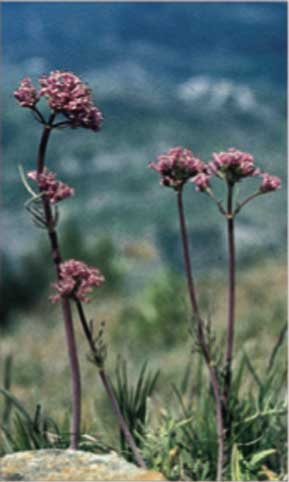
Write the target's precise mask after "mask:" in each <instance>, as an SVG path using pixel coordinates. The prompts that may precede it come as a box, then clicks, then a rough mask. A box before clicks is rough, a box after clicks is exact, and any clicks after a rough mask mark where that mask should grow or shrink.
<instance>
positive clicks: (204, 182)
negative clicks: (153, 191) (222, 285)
mask: <svg viewBox="0 0 289 482" xmlns="http://www.w3.org/2000/svg"><path fill="white" fill-rule="evenodd" d="M212 157H213V159H212V160H211V161H209V162H208V163H205V162H203V161H201V160H200V159H199V158H197V157H196V156H195V155H194V154H193V153H192V152H191V151H190V150H189V149H184V148H182V147H175V148H172V149H170V150H169V151H168V152H167V153H165V154H162V155H161V156H159V157H158V158H157V162H156V163H153V162H151V163H150V164H149V167H150V168H152V169H153V170H154V171H156V172H158V173H159V174H160V176H161V185H163V186H167V187H172V188H173V189H174V190H175V192H176V198H177V205H178V215H179V223H180V232H181V240H182V247H183V257H184V267H185V272H186V277H187V285H188V293H189V298H190V302H191V308H192V318H193V322H194V323H193V330H190V331H191V332H192V333H194V334H195V335H196V340H195V342H194V343H195V344H196V346H197V348H198V350H199V352H200V353H201V354H202V356H203V359H204V361H205V363H206V366H207V369H208V373H209V379H210V384H211V389H212V394H213V398H214V402H215V411H216V431H217V440H218V457H217V473H216V480H222V477H223V475H224V467H225V465H226V464H227V463H228V458H230V451H231V446H230V438H231V430H232V424H233V420H232V413H231V411H230V404H231V398H230V390H231V382H232V360H233V347H234V329H235V297H236V286H235V285H236V281H235V233H234V225H235V218H236V216H237V214H238V213H239V212H240V211H241V209H242V208H243V207H244V206H245V205H246V204H247V203H249V202H250V201H252V200H253V199H255V198H256V197H258V196H260V195H263V194H266V193H269V192H273V191H276V190H277V189H279V188H280V185H281V181H280V179H279V178H278V177H277V176H272V175H270V174H269V173H267V172H264V173H262V172H261V170H260V168H258V167H257V166H256V165H255V160H254V158H253V156H252V155H251V154H250V153H248V152H242V151H240V150H237V149H235V148H230V149H228V150H227V151H225V152H220V153H213V155H212ZM257 176H259V177H261V179H262V181H261V183H260V186H259V188H258V189H257V190H256V191H255V192H253V193H252V194H250V195H249V196H248V197H246V198H245V199H243V200H242V201H237V200H235V187H236V185H237V184H238V183H240V182H241V181H244V180H245V179H248V178H251V177H257ZM214 178H217V179H218V180H220V181H221V182H222V183H223V184H224V187H225V190H226V202H225V204H224V203H223V201H222V200H221V201H220V200H218V198H217V197H216V195H215V193H214V190H213V187H212V181H213V179H214ZM188 181H189V182H192V183H193V184H194V185H195V190H196V191H198V192H200V193H205V194H207V195H208V196H209V197H210V198H211V199H212V200H213V202H214V203H215V204H216V205H217V207H218V209H219V211H220V212H221V214H222V215H223V216H224V217H225V218H226V223H227V236H228V266H229V268H228V271H229V283H228V285H229V289H228V291H229V296H228V320H227V338H226V346H225V353H224V364H223V367H222V368H221V369H220V368H219V367H218V365H219V363H218V362H219V355H220V354H218V359H217V358H216V353H215V351H214V350H213V349H212V343H211V334H210V332H209V331H208V329H207V327H208V326H209V323H206V321H205V320H204V318H203V316H202V314H201V312H200V309H199V304H198V299H197V294H196V288H195V282H194V278H193V271H192V265H191V258H190V251H189V242H188V234H187V227H186V218H185V211H184V204H183V190H184V187H185V185H186V184H187V183H188ZM217 367H218V368H217Z"/></svg>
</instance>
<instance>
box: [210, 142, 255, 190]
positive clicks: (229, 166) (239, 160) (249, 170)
mask: <svg viewBox="0 0 289 482" xmlns="http://www.w3.org/2000/svg"><path fill="white" fill-rule="evenodd" d="M213 158H214V161H211V162H209V163H208V166H209V170H210V172H211V173H212V174H215V175H216V176H218V177H221V178H223V177H225V178H226V179H227V180H228V181H229V182H232V183H235V182H238V181H240V180H241V179H242V178H244V177H249V176H258V175H259V174H260V169H259V168H257V167H256V166H255V161H254V158H253V156H252V155H251V154H249V153H248V152H242V151H238V150H237V149H235V148H234V147H232V148H230V149H228V151H227V152H219V153H218V154H217V153H215V152H214V153H213Z"/></svg>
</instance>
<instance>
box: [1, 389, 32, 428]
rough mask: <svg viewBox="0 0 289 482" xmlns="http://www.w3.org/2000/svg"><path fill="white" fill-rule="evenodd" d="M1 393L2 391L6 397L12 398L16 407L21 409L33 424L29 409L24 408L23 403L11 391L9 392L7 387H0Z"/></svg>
mask: <svg viewBox="0 0 289 482" xmlns="http://www.w3.org/2000/svg"><path fill="white" fill-rule="evenodd" d="M0 393H2V395H4V397H6V398H7V399H8V400H10V401H11V402H12V403H13V404H14V405H15V407H16V408H17V409H18V410H19V412H20V413H21V414H22V415H23V416H24V417H25V418H26V419H27V420H29V422H31V423H32V424H33V420H32V418H31V417H30V415H29V413H28V412H27V410H26V409H25V408H24V406H23V405H22V403H21V402H20V401H19V400H18V399H17V398H16V397H15V396H14V395H12V393H11V392H8V390H5V388H0Z"/></svg>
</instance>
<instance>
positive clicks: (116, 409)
mask: <svg viewBox="0 0 289 482" xmlns="http://www.w3.org/2000/svg"><path fill="white" fill-rule="evenodd" d="M75 302H76V306H77V310H78V314H79V318H80V321H81V324H82V328H83V331H84V333H85V336H86V338H87V341H88V344H89V347H90V349H91V353H92V355H94V356H95V358H96V357H97V353H96V351H95V346H94V342H93V336H92V333H91V330H90V328H89V326H88V323H87V320H86V317H85V313H84V310H83V307H82V304H81V303H80V301H79V300H78V299H75ZM99 376H100V378H101V381H102V383H103V386H104V388H105V390H106V393H107V395H108V398H109V399H110V401H111V404H112V408H113V411H114V414H115V416H116V418H117V420H118V423H119V426H120V429H121V431H122V433H123V435H124V437H125V439H126V441H127V444H128V445H129V447H130V448H131V450H132V453H133V455H134V458H135V461H136V463H137V464H138V465H139V467H142V468H146V465H145V462H144V460H143V458H142V456H141V454H140V452H139V450H138V447H137V445H136V443H135V441H134V438H133V436H132V434H131V432H130V430H129V428H128V426H127V423H126V421H125V419H124V417H123V415H122V413H121V410H120V408H119V404H118V401H117V399H116V397H115V394H114V391H113V387H112V385H111V382H110V379H109V377H108V375H107V373H106V372H105V370H104V367H103V366H101V367H99Z"/></svg>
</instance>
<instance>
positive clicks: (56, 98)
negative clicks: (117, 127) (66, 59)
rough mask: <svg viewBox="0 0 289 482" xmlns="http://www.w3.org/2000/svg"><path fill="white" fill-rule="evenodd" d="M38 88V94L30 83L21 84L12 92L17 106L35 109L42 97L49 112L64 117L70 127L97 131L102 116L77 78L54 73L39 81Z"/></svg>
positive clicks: (86, 89)
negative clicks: (47, 105)
mask: <svg viewBox="0 0 289 482" xmlns="http://www.w3.org/2000/svg"><path fill="white" fill-rule="evenodd" d="M39 84H40V87H41V88H40V90H39V92H37V91H36V89H35V88H34V87H33V86H32V85H31V81H30V79H24V80H22V82H21V83H20V87H19V89H18V90H16V91H15V92H14V96H15V97H16V99H17V100H18V102H19V103H20V105H22V106H23V107H35V105H36V103H37V102H38V100H39V99H40V98H41V97H46V98H47V101H48V104H49V107H50V109H51V110H52V111H53V112H58V113H61V114H62V115H64V116H65V117H66V118H67V119H68V121H69V125H70V127H72V128H76V127H85V128H87V129H92V130H93V131H98V130H99V128H100V126H101V123H102V120H103V115H102V113H101V112H100V110H99V109H98V108H97V107H96V106H95V105H94V104H93V101H92V98H91V92H90V90H89V88H88V86H87V85H86V84H85V83H83V82H82V81H81V80H80V78H79V77H77V75H75V74H73V73H72V72H62V71H60V70H55V71H53V72H51V73H50V74H49V75H48V76H47V75H43V76H42V77H40V79H39Z"/></svg>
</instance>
